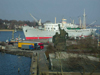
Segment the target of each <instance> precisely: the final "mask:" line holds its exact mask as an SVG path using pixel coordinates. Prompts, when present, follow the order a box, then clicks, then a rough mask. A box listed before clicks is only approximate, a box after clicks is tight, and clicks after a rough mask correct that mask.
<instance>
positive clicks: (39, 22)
mask: <svg viewBox="0 0 100 75" xmlns="http://www.w3.org/2000/svg"><path fill="white" fill-rule="evenodd" d="M30 15H31V17H32V18H33V19H34V20H35V22H37V23H38V24H39V25H41V19H40V20H39V21H38V20H37V19H36V18H35V17H34V16H32V14H30Z"/></svg>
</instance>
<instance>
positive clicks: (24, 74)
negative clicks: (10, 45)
mask: <svg viewBox="0 0 100 75" xmlns="http://www.w3.org/2000/svg"><path fill="white" fill-rule="evenodd" d="M19 35H20V37H21V38H22V39H23V38H24V39H25V36H24V33H23V31H17V32H16V33H14V38H17V37H18V36H19ZM11 38H12V32H11V31H9V32H7V31H0V41H4V42H5V41H6V40H7V39H11ZM30 66H31V58H29V57H24V56H17V55H11V54H6V53H1V52H0V75H29V72H30ZM18 68H20V72H18Z"/></svg>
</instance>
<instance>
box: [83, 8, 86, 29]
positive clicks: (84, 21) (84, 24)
mask: <svg viewBox="0 0 100 75" xmlns="http://www.w3.org/2000/svg"><path fill="white" fill-rule="evenodd" d="M85 17H86V15H85V9H84V14H83V28H84V29H86V18H85Z"/></svg>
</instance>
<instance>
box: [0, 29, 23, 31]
mask: <svg viewBox="0 0 100 75" xmlns="http://www.w3.org/2000/svg"><path fill="white" fill-rule="evenodd" d="M0 31H15V30H14V29H0ZM18 31H22V30H18Z"/></svg>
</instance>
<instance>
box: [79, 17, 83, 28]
mask: <svg viewBox="0 0 100 75" xmlns="http://www.w3.org/2000/svg"><path fill="white" fill-rule="evenodd" d="M79 20H80V28H82V21H81V17H80V18H79Z"/></svg>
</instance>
